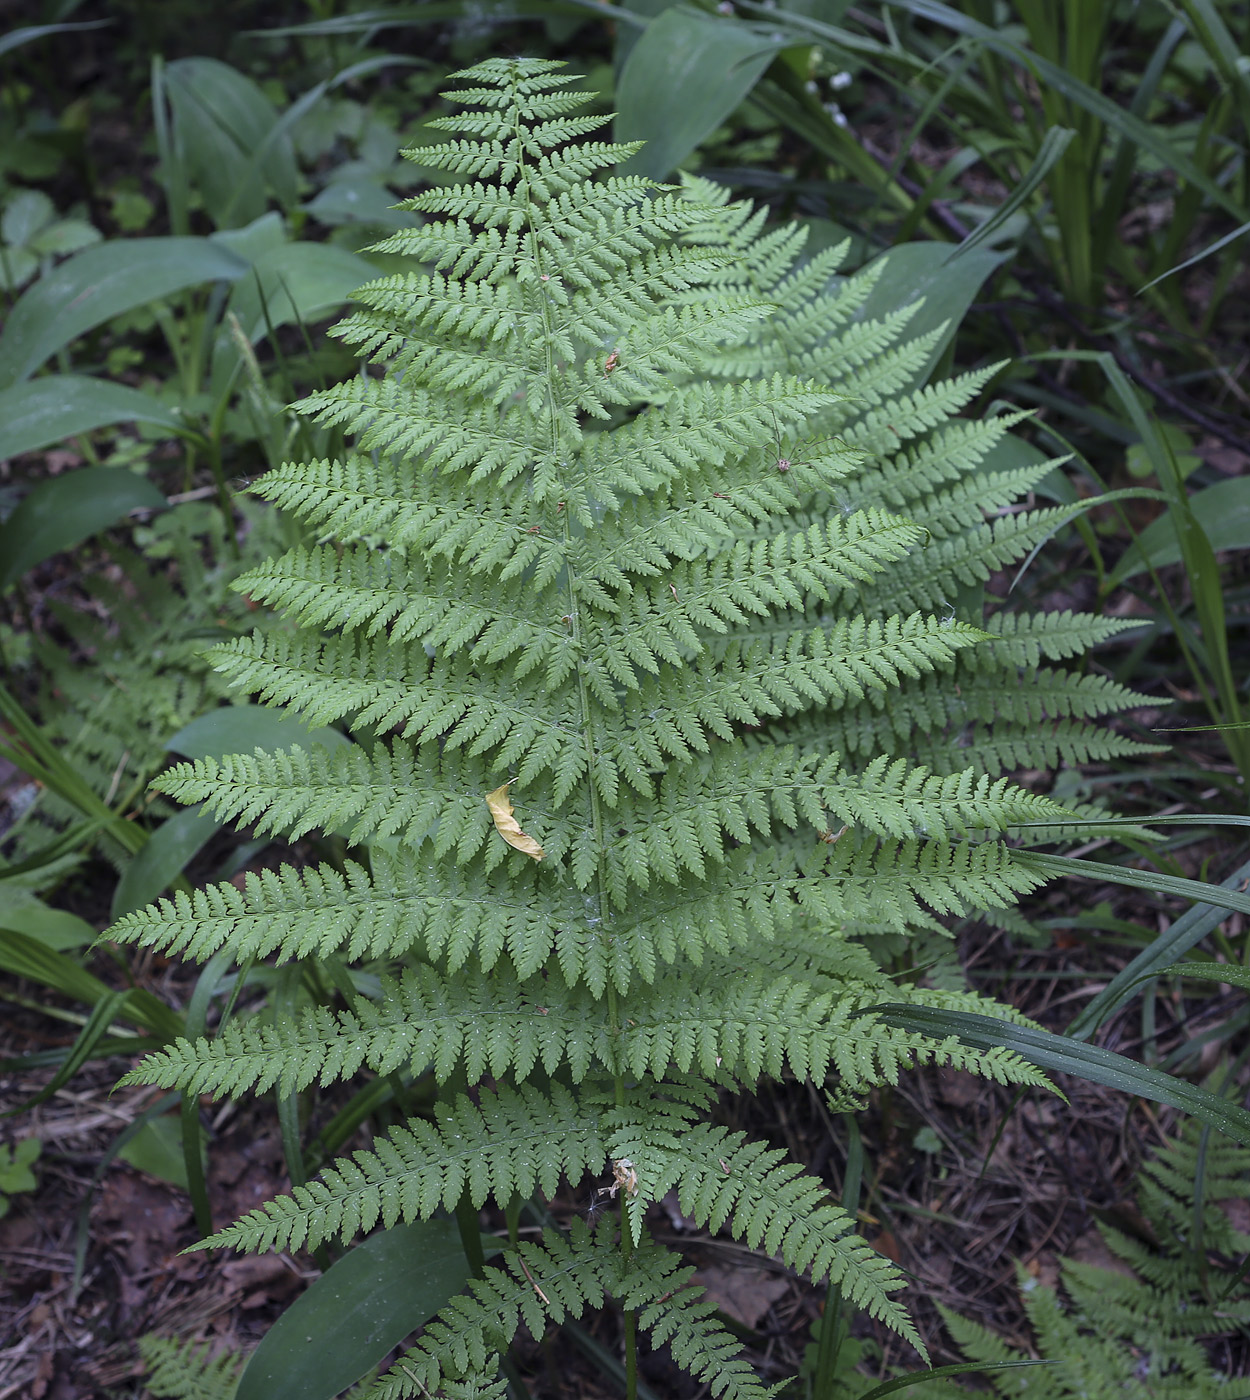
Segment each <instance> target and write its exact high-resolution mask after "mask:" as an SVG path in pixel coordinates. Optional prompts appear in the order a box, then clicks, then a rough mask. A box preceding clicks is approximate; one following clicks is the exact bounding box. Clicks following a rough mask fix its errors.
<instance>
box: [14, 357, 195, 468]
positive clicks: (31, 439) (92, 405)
mask: <svg viewBox="0 0 1250 1400" xmlns="http://www.w3.org/2000/svg"><path fill="white" fill-rule="evenodd" d="M131 422H133V423H155V424H157V425H158V426H159V427H162V428H168V429H169V430H170V431H171V432H175V433H176V432H180V431H181V429H182V427H183V423H182V420H181V419H180V418H179V416H178V414H177V413H176V412H175V411H174V410H173V409H171V408H168V407H167V406H166V405H165V404H163V403H161V402H160V400H159V399H155V398H153V397H152V395H151V394H143V393H140V392H139V390H138V389H131V388H128V387H127V386H126V385H125V384H110V383H109V382H108V381H107V380H104V379H88V378H87V377H86V376H85V375H81V374H49V375H44V376H43V377H41V378H39V379H29V380H27V381H25V382H24V383H21V384H13V385H10V387H9V388H7V389H0V460H3V459H5V458H8V457H16V456H18V455H19V454H20V453H23V452H37V451H38V450H39V449H40V448H41V447H49V446H51V444H52V443H54V442H64V441H65V439H66V438H70V437H74V436H76V435H77V434H78V433H89V432H91V431H92V430H93V429H94V428H104V427H107V426H108V425H109V424H110V423H131Z"/></svg>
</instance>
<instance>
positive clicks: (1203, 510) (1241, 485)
mask: <svg viewBox="0 0 1250 1400" xmlns="http://www.w3.org/2000/svg"><path fill="white" fill-rule="evenodd" d="M1189 506H1190V510H1191V511H1192V512H1193V515H1194V519H1195V520H1196V521H1197V522H1198V524H1199V525H1200V526H1201V527H1202V530H1203V532H1204V533H1205V534H1206V537H1207V539H1208V540H1210V541H1211V548H1212V549H1214V550H1216V551H1219V550H1225V549H1250V477H1245V476H1234V477H1230V478H1229V479H1228V480H1227V481H1217V482H1216V484H1215V485H1214V486H1207V487H1205V488H1204V489H1203V490H1201V491H1195V492H1194V494H1193V495H1192V496H1190V498H1189ZM1180 557H1181V548H1180V542H1179V540H1178V539H1177V536H1176V530H1175V529H1174V528H1173V525H1172V522H1171V520H1170V519H1169V518H1168V515H1167V514H1164V515H1161V516H1160V517H1159V519H1158V520H1155V521H1152V522H1151V524H1149V525H1147V526H1146V528H1145V529H1144V530H1143V531H1142V532H1141V534H1140V535H1138V537H1137V539H1136V540H1135V541H1134V542H1133V544H1132V545H1130V546H1129V548H1128V549H1126V550H1125V551H1124V555H1123V557H1122V558H1121V559H1120V561H1119V563H1117V564H1116V566H1115V568H1114V569H1113V570H1112V572H1111V575H1110V577H1109V578H1108V583H1110V584H1121V583H1123V582H1124V580H1125V579H1129V578H1132V577H1134V575H1136V574H1140V573H1143V572H1144V571H1145V570H1146V568H1147V561H1149V563H1150V564H1152V565H1154V567H1155V568H1156V569H1161V568H1163V567H1164V566H1165V565H1168V564H1176V563H1179V561H1180Z"/></svg>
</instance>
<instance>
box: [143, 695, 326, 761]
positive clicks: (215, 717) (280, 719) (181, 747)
mask: <svg viewBox="0 0 1250 1400" xmlns="http://www.w3.org/2000/svg"><path fill="white" fill-rule="evenodd" d="M350 743H351V740H350V739H349V738H348V737H347V736H346V735H345V734H343V733H341V732H340V731H339V730H337V729H330V728H329V727H324V726H323V727H321V728H317V729H309V727H308V726H307V725H306V724H305V723H304V722H303V721H302V720H301V719H300V717H299V716H298V715H296V714H292V713H291V712H289V711H285V710H278V709H274V708H272V707H270V706H268V705H224V706H222V707H221V708H220V709H216V710H209V712H208V713H207V714H205V715H200V716H199V717H198V718H196V719H193V720H192V721H191V723H190V724H188V725H185V726H184V727H183V728H182V729H180V730H179V731H178V732H177V734H175V735H174V737H173V738H172V739H170V741H169V742H168V743H167V744H166V745H165V747H166V748H167V749H172V750H173V752H174V753H180V754H182V756H183V757H184V758H192V759H194V758H224V757H225V756H226V754H231V753H251V752H252V751H253V750H255V749H264V750H265V751H266V752H267V753H274V752H277V751H278V750H279V749H289V748H292V747H294V746H295V745H299V747H301V748H308V747H309V746H310V745H312V744H324V745H325V746H326V747H327V748H332V747H334V745H336V744H350Z"/></svg>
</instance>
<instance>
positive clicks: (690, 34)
mask: <svg viewBox="0 0 1250 1400" xmlns="http://www.w3.org/2000/svg"><path fill="white" fill-rule="evenodd" d="M792 42H793V40H791V39H790V38H788V37H785V36H782V35H778V34H777V32H776V30H775V29H765V28H763V27H761V28H758V29H757V28H755V27H753V26H751V25H746V24H742V23H740V22H738V21H735V20H733V19H730V18H729V17H727V16H724V15H709V14H705V13H703V12H702V11H700V10H688V9H686V8H685V7H684V6H678V7H677V8H675V9H671V10H665V12H664V13H663V14H662V15H660V16H659V17H658V18H657V19H654V20H652V21H651V23H650V24H649V25H648V26H647V28H646V30H645V31H644V33H643V35H642V37H641V38H640V39H639V40H638V42H637V43H636V44H635V45H634V47H633V50H632V51H631V53H630V55H629V58H628V59H627V60H626V62H625V67H624V69H623V70H622V72H621V76H620V80H619V81H618V82H617V85H616V107H617V116H616V139H617V140H618V141H645V142H646V143H647V144H646V146H645V147H644V148H643V149H642V150H641V151H640V152H639V153H638V154H637V155H636V156H634V157H632V159H631V160H629V161H628V162H627V163H626V164H625V166H624V167H622V168H623V169H624V170H626V171H628V172H629V173H630V174H637V175H649V176H651V177H652V178H653V179H661V178H663V177H664V176H665V175H668V174H669V173H670V171H672V170H673V169H675V168H676V167H677V166H678V165H679V164H680V163H681V162H682V161H683V160H685V158H686V157H687V156H688V155H689V154H690V152H691V151H693V150H694V148H695V147H696V146H697V145H698V144H699V142H700V141H702V140H703V139H704V138H705V137H707V136H710V135H711V133H712V132H713V131H715V130H716V128H717V127H718V126H719V125H720V124H721V122H723V121H724V120H725V118H726V117H727V116H728V115H729V114H730V113H731V112H732V111H733V110H734V108H735V107H737V106H738V104H739V103H740V102H741V101H742V99H743V98H744V97H746V95H747V94H748V93H749V92H750V91H751V89H752V88H753V87H754V86H755V84H756V83H757V82H758V81H759V79H760V76H761V74H762V73H763V72H764V69H765V68H767V67H768V65H769V64H770V63H771V62H772V60H773V59H774V58H775V57H776V55H777V54H778V53H779V52H780V50H781V49H783V48H785V47H786V45H787V44H790V43H792Z"/></svg>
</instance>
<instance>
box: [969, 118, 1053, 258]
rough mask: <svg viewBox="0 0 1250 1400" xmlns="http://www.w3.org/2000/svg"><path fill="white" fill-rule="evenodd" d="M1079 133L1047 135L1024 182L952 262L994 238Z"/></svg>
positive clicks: (980, 226) (973, 234) (982, 225)
mask: <svg viewBox="0 0 1250 1400" xmlns="http://www.w3.org/2000/svg"><path fill="white" fill-rule="evenodd" d="M1075 135H1076V132H1075V131H1074V130H1072V128H1071V127H1067V126H1055V127H1051V129H1050V130H1049V131H1048V132H1047V133H1046V135H1045V137H1044V138H1043V140H1042V144H1041V146H1040V147H1039V148H1038V152H1037V155H1036V156H1034V158H1033V163H1032V165H1030V166H1029V168H1028V170H1027V171H1026V172H1025V176H1024V179H1022V180H1021V181H1020V183H1019V184H1018V185H1017V186H1016V187H1015V189H1013V190H1012V192H1011V193H1010V194H1009V195H1008V196H1007V198H1006V199H1005V200H1003V202H1002V203H1001V204H1000V205H999V206H998V208H997V209H995V210H994V212H993V213H992V214H991V215H990V217H989V218H988V219H986V221H985V222H984V223H983V224H978V225H977V227H976V228H975V229H973V231H972V232H971V233H970V234H969V235H968V237H967V238H965V239H964V241H963V242H962V243H961V244H960V245H959V246H958V247H957V248H956V249H955V251H954V252H953V253H952V254H951V257H950V260H951V262H952V263H953V262H955V260H956V259H957V258H961V257H963V256H964V254H965V253H969V252H971V251H972V249H974V248H976V247H978V246H979V245H980V244H982V243H984V242H986V241H987V240H988V239H990V238H992V237H993V236H994V234H996V233H997V232H998V231H999V230H1000V229H1001V228H1002V227H1003V225H1004V224H1006V223H1007V221H1008V220H1009V219H1010V218H1011V217H1012V216H1013V215H1014V214H1015V212H1016V210H1017V209H1019V208H1020V207H1021V205H1023V204H1024V203H1025V202H1026V201H1027V200H1028V199H1029V197H1030V196H1031V195H1032V194H1033V192H1034V190H1036V189H1037V187H1038V186H1039V185H1040V184H1041V183H1042V181H1043V180H1044V179H1045V178H1046V176H1047V175H1048V174H1049V173H1050V169H1051V167H1052V166H1053V165H1054V164H1055V162H1056V161H1057V160H1058V159H1059V157H1060V156H1061V155H1063V153H1064V151H1066V150H1067V149H1068V146H1069V145H1070V144H1071V142H1072V138H1073V137H1074V136H1075Z"/></svg>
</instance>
